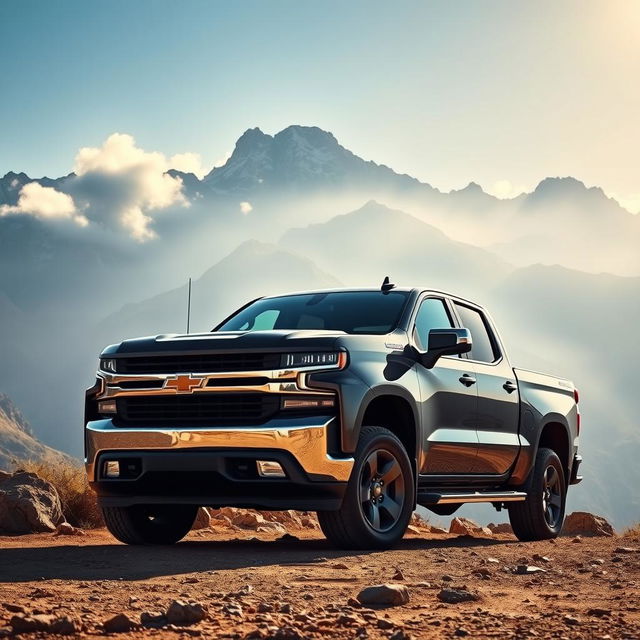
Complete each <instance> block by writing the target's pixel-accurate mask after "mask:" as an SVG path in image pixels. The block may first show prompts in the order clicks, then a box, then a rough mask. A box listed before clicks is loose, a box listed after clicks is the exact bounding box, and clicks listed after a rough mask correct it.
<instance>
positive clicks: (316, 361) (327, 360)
mask: <svg viewBox="0 0 640 640" xmlns="http://www.w3.org/2000/svg"><path fill="white" fill-rule="evenodd" d="M346 362H347V354H346V353H345V352H344V351H325V352H321V351H320V352H315V353H285V354H284V355H283V356H282V366H283V367H287V368H292V369H298V368H300V367H336V368H338V369H342V368H343V367H344V365H345V364H346Z"/></svg>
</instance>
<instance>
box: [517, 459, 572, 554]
mask: <svg viewBox="0 0 640 640" xmlns="http://www.w3.org/2000/svg"><path fill="white" fill-rule="evenodd" d="M566 498H567V484H566V479H565V475H564V469H563V468H562V463H561V462H560V458H558V455H557V454H556V452H555V451H553V450H552V449H546V448H542V449H538V453H537V455H536V462H535V466H534V468H533V470H532V471H531V482H530V486H529V491H528V492H527V499H526V500H525V501H524V502H512V503H511V504H510V505H509V520H510V522H511V527H512V528H513V532H514V533H515V534H516V536H517V538H518V539H519V540H522V541H523V542H524V541H527V540H546V539H549V538H556V537H557V536H558V535H559V534H560V531H561V530H562V524H563V523H564V510H565V502H566Z"/></svg>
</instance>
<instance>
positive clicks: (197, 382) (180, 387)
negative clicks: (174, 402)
mask: <svg viewBox="0 0 640 640" xmlns="http://www.w3.org/2000/svg"><path fill="white" fill-rule="evenodd" d="M203 380H204V378H194V377H192V376H190V375H189V374H188V373H185V374H184V375H179V376H175V377H173V378H167V380H166V381H165V383H164V388H165V389H173V390H174V391H175V392H176V393H193V390H194V389H197V388H198V387H201V386H202V382H203Z"/></svg>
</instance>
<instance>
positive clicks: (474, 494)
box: [418, 491, 527, 504]
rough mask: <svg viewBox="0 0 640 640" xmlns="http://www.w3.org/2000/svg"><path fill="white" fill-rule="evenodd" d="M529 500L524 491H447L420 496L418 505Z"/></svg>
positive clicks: (421, 494)
mask: <svg viewBox="0 0 640 640" xmlns="http://www.w3.org/2000/svg"><path fill="white" fill-rule="evenodd" d="M526 499H527V494H526V493H525V492H524V491H466V492H465V491H462V492H460V491H456V492H455V493H449V492H445V491H442V492H440V491H438V492H435V491H433V492H431V491H430V492H428V493H419V494H418V504H462V503H464V502H521V501H523V500H526Z"/></svg>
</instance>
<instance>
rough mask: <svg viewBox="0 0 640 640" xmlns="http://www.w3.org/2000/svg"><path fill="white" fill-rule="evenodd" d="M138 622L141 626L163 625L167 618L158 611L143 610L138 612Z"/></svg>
mask: <svg viewBox="0 0 640 640" xmlns="http://www.w3.org/2000/svg"><path fill="white" fill-rule="evenodd" d="M140 624H141V625H142V626H143V627H156V628H157V627H164V625H166V624H167V619H166V618H165V616H164V614H163V613H160V612H159V611H143V612H142V613H141V614H140Z"/></svg>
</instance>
